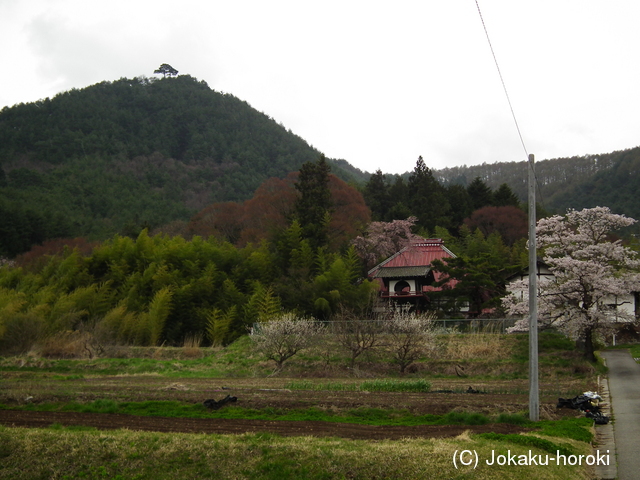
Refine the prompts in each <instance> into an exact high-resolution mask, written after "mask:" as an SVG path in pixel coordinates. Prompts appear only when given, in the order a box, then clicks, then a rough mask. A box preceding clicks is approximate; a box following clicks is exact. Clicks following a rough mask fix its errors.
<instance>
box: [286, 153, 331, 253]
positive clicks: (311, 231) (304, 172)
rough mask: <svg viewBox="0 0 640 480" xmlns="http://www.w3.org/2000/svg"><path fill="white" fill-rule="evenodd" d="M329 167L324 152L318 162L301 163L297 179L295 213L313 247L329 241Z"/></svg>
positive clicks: (318, 246) (304, 234)
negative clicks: (297, 194) (297, 195)
mask: <svg viewBox="0 0 640 480" xmlns="http://www.w3.org/2000/svg"><path fill="white" fill-rule="evenodd" d="M330 171H331V167H329V164H328V163H327V161H326V159H325V157H324V155H322V156H320V158H319V159H318V161H317V162H315V163H312V162H307V163H305V164H304V165H302V168H300V175H299V177H298V180H297V182H296V183H295V187H296V190H298V192H299V194H300V196H299V197H298V200H297V201H296V207H295V211H296V216H297V219H298V221H299V222H300V226H301V227H302V232H303V236H304V238H308V239H309V241H310V243H311V246H312V247H313V248H314V249H316V248H320V247H322V246H324V245H326V244H327V241H328V234H329V232H328V227H329V221H330V220H331V212H332V206H333V205H332V201H331V191H330V190H329V172H330Z"/></svg>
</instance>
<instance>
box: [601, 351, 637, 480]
mask: <svg viewBox="0 0 640 480" xmlns="http://www.w3.org/2000/svg"><path fill="white" fill-rule="evenodd" d="M602 356H603V357H604V358H606V360H607V366H608V367H609V375H608V377H609V392H610V394H611V405H612V407H613V418H614V424H613V428H614V434H615V439H616V451H617V453H618V479H619V480H636V479H638V478H640V365H638V364H637V363H636V362H635V361H634V360H633V358H632V357H631V355H630V354H629V351H628V350H608V351H604V352H602Z"/></svg>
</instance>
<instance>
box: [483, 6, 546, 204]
mask: <svg viewBox="0 0 640 480" xmlns="http://www.w3.org/2000/svg"><path fill="white" fill-rule="evenodd" d="M475 2H476V7H477V8H478V15H480V21H481V22H482V28H483V29H484V34H485V35H486V37H487V42H488V43H489V49H490V50H491V55H492V56H493V62H494V63H495V65H496V69H497V70H498V76H499V77H500V82H501V83H502V89H503V90H504V95H505V97H506V98H507V103H508V104H509V110H511V116H512V118H513V122H514V123H515V125H516V130H517V131H518V137H519V138H520V143H521V144H522V148H523V149H524V153H525V155H526V158H527V159H528V158H529V152H528V151H527V146H526V145H525V143H524V139H523V138H522V132H521V131H520V125H519V124H518V119H517V117H516V113H515V111H514V110H513V105H512V103H511V98H510V97H509V91H508V90H507V84H506V83H505V81H504V78H503V76H502V72H501V71H500V65H499V64H498V58H497V57H496V52H495V51H494V50H493V45H492V44H491V38H490V37H489V31H488V30H487V25H486V24H485V23H484V17H483V16H482V11H481V10H480V4H479V3H478V0H475ZM530 168H531V167H530ZM533 175H534V178H535V182H536V185H537V186H538V191H540V192H542V189H541V188H540V182H539V180H538V176H537V175H536V173H535V170H534V172H533ZM540 201H541V203H542V205H543V206H544V199H543V198H541V199H540ZM545 208H546V207H545Z"/></svg>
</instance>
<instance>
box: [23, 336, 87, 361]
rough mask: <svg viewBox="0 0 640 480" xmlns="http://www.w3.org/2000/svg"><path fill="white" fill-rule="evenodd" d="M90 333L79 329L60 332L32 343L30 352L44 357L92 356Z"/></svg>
mask: <svg viewBox="0 0 640 480" xmlns="http://www.w3.org/2000/svg"><path fill="white" fill-rule="evenodd" d="M91 343H92V337H91V334H89V333H86V332H80V331H68V332H60V333H57V334H55V335H51V336H50V337H47V338H44V339H43V340H41V341H40V342H39V343H37V344H36V345H34V347H33V348H32V353H33V354H37V355H40V356H42V357H44V358H93V357H94V356H95V352H94V349H93V348H92V345H91Z"/></svg>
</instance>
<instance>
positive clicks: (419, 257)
mask: <svg viewBox="0 0 640 480" xmlns="http://www.w3.org/2000/svg"><path fill="white" fill-rule="evenodd" d="M455 256H456V255H455V254H454V253H453V252H452V251H451V250H449V249H448V248H447V247H445V246H444V242H443V241H442V240H441V239H440V238H430V239H425V238H417V239H415V240H414V241H413V242H411V245H410V246H408V247H405V248H403V249H402V250H400V251H399V252H398V253H396V254H395V255H392V256H391V257H389V258H387V259H386V260H384V261H383V262H381V263H379V264H378V265H376V266H375V267H373V268H372V269H371V270H369V278H373V277H376V276H383V275H376V272H378V270H380V269H381V268H390V267H391V268H397V267H417V266H428V265H431V262H433V261H434V260H437V259H441V258H455ZM433 275H434V279H435V281H436V282H437V281H440V279H441V278H442V274H441V273H440V272H438V271H436V270H434V271H433ZM379 281H380V280H379ZM380 282H381V281H380ZM454 283H455V281H453V280H452V281H451V282H449V286H452V285H453V284H454ZM381 286H382V282H381ZM439 290H441V287H432V286H426V285H425V286H423V291H439Z"/></svg>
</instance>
